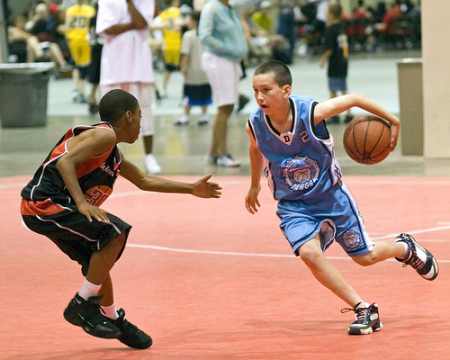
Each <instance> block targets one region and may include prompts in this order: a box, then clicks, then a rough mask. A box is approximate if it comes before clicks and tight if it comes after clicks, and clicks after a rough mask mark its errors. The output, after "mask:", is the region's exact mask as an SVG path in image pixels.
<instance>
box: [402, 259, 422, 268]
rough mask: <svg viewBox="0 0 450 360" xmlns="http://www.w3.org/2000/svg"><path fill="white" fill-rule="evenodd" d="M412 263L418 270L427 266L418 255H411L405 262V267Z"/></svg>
mask: <svg viewBox="0 0 450 360" xmlns="http://www.w3.org/2000/svg"><path fill="white" fill-rule="evenodd" d="M407 265H411V266H412V267H413V268H414V269H416V270H418V269H421V268H423V267H424V266H425V263H424V262H423V261H422V260H421V259H420V258H419V257H418V256H414V255H413V256H411V259H409V260H407V261H405V262H404V263H403V267H405V266H407Z"/></svg>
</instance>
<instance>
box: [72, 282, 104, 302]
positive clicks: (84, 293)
mask: <svg viewBox="0 0 450 360" xmlns="http://www.w3.org/2000/svg"><path fill="white" fill-rule="evenodd" d="M101 287H102V286H101V285H95V284H93V283H91V282H89V281H87V279H86V278H84V281H83V285H81V289H80V291H78V295H80V296H81V297H82V298H83V299H84V300H87V299H89V298H90V297H92V296H96V295H97V294H98V292H99V291H100V288H101Z"/></svg>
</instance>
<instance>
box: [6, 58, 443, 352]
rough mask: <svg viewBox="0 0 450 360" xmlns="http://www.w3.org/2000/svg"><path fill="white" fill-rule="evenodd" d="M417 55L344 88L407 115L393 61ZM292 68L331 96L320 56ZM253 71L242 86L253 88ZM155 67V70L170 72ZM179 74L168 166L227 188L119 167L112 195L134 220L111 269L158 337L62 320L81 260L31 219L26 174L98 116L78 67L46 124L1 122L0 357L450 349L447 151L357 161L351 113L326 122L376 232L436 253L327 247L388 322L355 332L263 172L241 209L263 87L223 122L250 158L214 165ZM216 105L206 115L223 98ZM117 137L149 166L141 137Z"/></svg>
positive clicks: (169, 118)
mask: <svg viewBox="0 0 450 360" xmlns="http://www.w3.org/2000/svg"><path fill="white" fill-rule="evenodd" d="M407 57H420V53H418V52H414V51H412V52H406V51H404V52H399V53H385V54H377V55H358V56H354V57H352V61H351V64H350V76H349V88H350V90H351V91H354V92H360V93H363V94H365V95H367V96H369V97H371V98H373V99H375V100H376V101H378V102H380V103H381V104H382V105H384V106H385V107H386V108H387V109H388V110H390V111H391V112H393V113H396V114H398V111H399V110H398V109H399V105H398V93H397V91H398V90H397V83H396V79H397V74H396V62H397V61H398V60H401V59H403V58H407ZM291 68H292V71H293V75H294V86H293V88H294V93H295V94H307V95H310V96H313V97H314V98H316V99H317V100H318V101H324V100H326V99H327V98H328V91H327V86H326V75H325V70H324V69H320V68H319V67H318V59H302V60H300V59H299V60H297V62H296V63H295V64H294V65H293V66H292V67H291ZM251 73H252V69H249V70H248V78H247V79H244V80H243V81H242V86H241V89H242V92H243V93H245V94H247V95H248V96H250V97H251V95H252V89H251ZM156 79H157V83H158V84H160V80H161V75H160V74H156ZM181 81H182V79H181V77H180V76H179V74H174V75H173V78H171V79H170V84H169V86H170V96H169V98H168V99H165V100H162V101H161V102H156V101H155V104H154V107H153V110H154V112H153V113H154V115H155V120H156V137H155V140H156V142H155V155H156V157H157V159H158V161H159V162H160V164H161V166H162V168H163V174H162V175H163V176H167V177H170V178H172V179H179V180H183V181H194V180H195V179H197V178H198V177H199V176H202V175H204V174H207V173H212V174H213V175H214V176H213V179H214V180H215V181H217V182H219V183H220V184H221V185H222V187H223V196H222V198H221V199H210V200H205V199H198V198H194V197H192V196H189V195H173V194H157V193H143V192H141V191H139V190H138V189H136V188H134V187H133V186H132V185H131V184H129V183H127V182H126V181H125V180H124V179H119V180H118V182H117V186H116V189H115V192H114V194H113V195H112V196H111V197H110V199H109V200H108V201H107V202H106V203H105V204H104V207H105V208H106V209H107V210H109V211H110V212H111V213H114V214H115V215H117V216H120V217H121V218H123V219H124V220H126V221H128V222H129V223H131V224H132V225H133V229H132V231H131V234H130V238H129V241H128V244H127V249H126V251H125V252H124V254H123V256H122V258H121V259H120V261H119V262H118V263H117V264H116V266H115V267H114V269H113V271H112V277H113V280H114V285H115V294H116V303H117V306H118V307H123V308H124V309H125V310H126V312H127V318H128V319H129V320H130V321H131V322H132V323H134V324H136V325H137V326H139V327H140V328H141V329H142V330H144V331H146V332H148V333H149V334H150V335H151V336H152V337H153V340H154V344H153V346H152V347H151V348H150V349H148V350H143V351H136V350H132V349H129V348H127V347H126V346H124V345H122V344H120V343H119V342H117V341H116V340H103V339H97V338H93V337H91V336H89V335H87V334H85V333H84V332H83V331H82V330H81V329H79V328H77V327H74V326H72V325H70V324H69V323H67V322H65V320H64V318H63V316H62V312H63V310H64V308H65V307H66V306H67V304H68V302H69V301H70V299H71V298H72V297H73V296H74V294H75V292H76V291H77V290H78V289H79V287H80V286H81V282H82V276H81V272H80V269H79V267H78V265H77V264H76V263H74V262H72V261H70V260H68V259H67V257H66V256H65V255H64V254H62V253H61V252H60V251H59V250H58V249H57V248H56V247H55V246H54V245H53V244H52V243H51V242H50V241H49V240H47V239H45V238H43V237H42V236H39V235H37V234H34V233H31V232H30V231H28V230H27V229H26V228H24V227H23V226H22V225H21V219H20V214H19V209H18V208H19V200H20V196H19V193H20V190H21V188H22V187H23V186H24V185H25V184H26V182H27V181H28V180H29V179H30V177H31V176H32V174H33V172H34V171H35V170H36V169H37V167H38V166H39V165H40V163H41V162H42V161H43V159H44V158H45V156H46V155H47V153H48V151H49V150H50V148H51V147H52V146H53V145H54V143H55V142H56V141H57V140H58V139H59V138H60V136H61V135H62V133H63V132H64V131H65V130H67V128H69V127H71V126H73V125H76V124H90V123H95V122H97V121H98V120H99V119H98V117H91V116H89V115H88V110H87V105H85V104H83V105H80V104H73V103H72V102H71V89H72V82H71V80H70V79H65V80H53V79H51V81H50V85H49V106H48V114H49V116H48V122H47V126H45V127H42V128H3V129H1V130H0V197H1V199H2V204H1V205H0V217H1V218H2V221H3V224H4V231H3V233H2V241H1V242H0V252H1V253H2V255H3V256H2V262H1V265H0V269H1V270H2V273H3V277H2V281H1V282H0V293H1V297H0V310H1V311H2V313H3V319H2V322H1V323H0V331H1V332H2V334H3V335H2V337H1V340H0V359H14V360H25V359H53V360H55V359H58V360H59V359H61V360H62V359H153V360H159V359H161V360H171V359H186V360H201V359H205V360H206V359H208V360H209V359H221V360H222V359H233V360H234V359H246V360H247V359H274V360H278V359H305V360H307V359H312V358H314V359H319V360H321V359H323V360H325V359H326V360H328V359H330V358H333V359H338V360H341V359H342V360H343V359H346V360H353V359H360V358H368V359H384V360H391V359H396V360H397V359H398V360H400V359H401V360H403V359H413V360H416V359H417V360H419V359H420V360H423V359H428V358H433V359H439V360H440V359H448V358H450V348H449V345H448V338H449V336H450V330H449V329H450V327H449V320H448V317H447V316H446V315H445V311H442V309H443V308H445V303H447V300H445V299H447V298H448V296H449V295H450V294H449V290H448V281H449V280H450V279H449V273H448V266H449V262H450V247H449V241H448V238H449V236H450V221H449V219H448V214H449V213H450V179H449V174H450V171H449V170H450V161H446V160H445V161H444V160H440V161H437V160H424V159H423V158H422V157H411V156H404V155H402V153H401V143H400V144H399V146H398V148H397V149H396V150H395V151H394V152H393V153H392V154H390V155H389V157H388V158H387V159H386V160H385V161H383V162H382V163H380V164H378V165H373V166H363V165H358V164H356V163H354V162H353V161H352V160H350V159H349V158H348V156H347V155H346V154H345V152H344V150H343V146H342V134H343V130H344V127H345V125H344V124H337V125H329V130H330V132H331V133H332V134H333V136H334V138H335V144H336V153H337V157H338V160H339V162H340V163H341V166H342V169H343V173H344V178H345V179H346V181H347V183H348V184H349V187H350V188H351V190H352V192H353V194H354V196H355V198H356V200H357V201H358V204H359V207H360V210H361V212H362V214H363V216H364V219H365V222H366V225H367V228H368V231H369V234H370V235H371V237H372V239H373V240H393V239H394V238H395V236H396V235H397V234H398V233H400V232H409V233H411V234H412V235H413V236H414V237H415V238H416V239H417V240H418V241H419V242H420V244H422V245H423V246H424V247H426V248H427V249H429V250H430V251H431V252H432V253H433V254H434V255H435V257H436V258H437V259H438V262H439V266H440V274H439V276H438V278H437V279H436V280H435V281H433V282H428V281H426V280H423V279H421V278H420V277H419V276H418V275H417V274H416V273H415V271H414V270H413V269H412V268H411V267H406V268H403V267H402V266H401V264H400V263H398V262H397V261H395V260H390V261H385V262H383V263H381V264H377V265H375V266H372V267H365V268H363V267H360V266H358V265H356V264H355V263H353V262H352V261H351V260H350V259H349V258H348V256H346V254H345V253H344V252H343V251H342V249H341V248H340V247H339V246H338V245H337V244H334V245H332V246H331V247H330V249H329V250H328V251H327V256H328V258H329V259H330V261H331V262H332V263H333V264H334V265H335V266H336V267H337V268H338V269H340V270H341V271H342V273H343V274H344V276H346V277H347V279H348V280H349V282H350V283H351V284H352V285H353V286H354V287H355V288H356V289H357V291H358V292H360V294H361V296H362V297H363V298H364V299H365V300H366V301H368V302H375V301H376V302H377V303H378V305H379V307H380V316H381V319H382V321H383V325H384V327H383V329H382V330H381V331H380V332H379V333H375V334H372V335H368V336H359V337H358V336H356V337H352V336H349V335H347V332H346V330H347V327H348V325H349V324H350V323H351V322H352V321H353V320H354V316H353V313H347V314H340V311H339V310H340V309H341V308H344V307H347V306H346V304H344V303H343V302H342V301H341V300H339V299H337V298H336V297H335V296H334V295H333V294H332V293H330V292H329V291H328V290H326V289H325V288H323V287H322V286H321V285H320V284H319V283H318V282H317V281H316V280H315V279H314V278H313V277H312V276H311V274H310V272H309V271H308V269H307V268H306V266H305V265H304V264H303V263H302V262H301V261H300V260H299V259H297V258H296V257H295V256H294V255H292V253H291V251H290V248H289V245H288V243H287V242H286V240H285V239H284V237H283V235H282V234H281V232H280V230H279V229H278V219H277V217H276V216H275V214H274V211H275V207H276V203H275V201H274V200H273V199H272V197H271V194H270V192H269V190H268V189H267V185H266V181H265V179H263V185H262V191H261V198H260V201H261V204H262V207H261V209H260V211H259V212H258V214H257V215H253V216H252V215H250V214H248V213H247V212H246V210H245V208H244V197H245V194H246V191H247V189H248V186H249V181H250V179H249V177H248V175H249V173H250V166H249V160H248V155H247V149H248V140H247V136H246V134H245V130H244V127H245V123H246V119H247V116H248V114H249V112H250V111H251V109H252V108H253V107H254V106H255V102H254V100H253V99H252V101H251V102H250V103H249V104H248V105H247V106H246V107H245V108H244V109H243V111H242V112H241V113H239V114H235V113H234V114H233V116H232V118H231V119H230V124H229V144H230V151H231V152H232V154H233V155H234V156H235V158H237V159H239V160H240V161H241V162H242V166H241V167H239V168H235V169H227V168H219V167H215V166H211V165H208V164H206V163H205V161H204V156H205V154H206V152H207V150H208V145H209V139H210V131H211V125H208V126H206V127H198V126H197V124H196V120H197V118H196V115H197V114H198V112H197V111H193V116H192V119H191V122H190V124H189V125H188V126H185V127H175V126H173V125H172V124H173V122H174V121H175V120H176V119H177V117H178V116H179V115H180V114H181V112H182V108H181V106H180V93H181V88H180V86H179V84H181ZM195 110H198V109H195ZM209 110H210V115H211V120H212V118H213V115H214V112H215V109H214V108H213V107H211V108H210V109H209ZM354 114H355V115H357V114H358V112H357V111H355V112H354ZM122 150H123V152H124V153H125V156H126V157H127V158H129V159H131V160H132V161H133V162H135V163H136V164H137V165H138V166H140V167H142V168H143V150H142V142H141V141H137V142H136V143H135V144H133V145H127V146H123V147H122ZM437 200H439V201H437Z"/></svg>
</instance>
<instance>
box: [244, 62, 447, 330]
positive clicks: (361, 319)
mask: <svg viewBox="0 0 450 360" xmlns="http://www.w3.org/2000/svg"><path fill="white" fill-rule="evenodd" d="M291 85H292V76H291V73H290V70H289V68H288V67H287V66H286V65H285V64H284V63H281V62H278V61H274V60H271V61H268V62H265V63H262V64H261V65H259V66H258V67H257V68H256V70H255V72H254V75H253V89H254V94H255V99H256V102H257V103H258V106H259V107H258V108H257V109H255V110H254V111H253V112H252V113H251V114H250V118H249V121H248V123H247V133H248V135H249V137H250V149H249V155H250V162H251V185H250V189H249V191H248V193H247V195H246V198H245V206H246V208H247V210H248V211H249V212H250V213H252V214H254V213H256V212H257V211H258V207H259V206H260V203H259V200H258V194H259V192H260V190H261V185H260V180H261V173H262V172H263V170H264V172H265V174H266V177H267V179H268V182H269V187H270V189H271V190H272V192H273V196H274V198H275V199H276V200H277V201H278V208H277V215H278V216H279V218H280V220H281V224H280V228H281V230H282V231H283V232H284V235H285V236H286V238H287V240H288V241H289V243H290V245H291V247H292V250H293V251H294V253H295V254H296V255H297V256H299V257H300V258H301V259H302V260H303V261H304V263H305V264H306V265H307V266H308V268H309V269H310V271H311V272H312V274H313V275H314V277H315V278H316V279H317V280H318V281H319V282H320V283H321V284H322V285H324V286H325V287H327V288H328V289H329V290H331V291H332V292H333V293H334V294H335V295H337V296H338V297H339V298H341V299H342V300H344V301H345V302H346V303H347V304H348V305H349V306H350V308H347V309H342V310H341V311H342V312H346V311H354V312H355V314H356V320H355V321H354V322H353V323H352V324H351V325H350V327H349V329H348V333H349V334H350V335H361V334H370V333H372V332H373V331H379V330H380V329H381V327H382V323H381V320H380V317H379V313H378V305H377V304H376V303H372V304H369V303H366V302H365V301H364V300H363V299H362V298H361V297H360V296H359V295H358V293H357V292H356V291H355V290H354V289H353V288H352V287H351V285H350V284H349V283H348V282H347V280H346V279H345V278H344V276H343V275H342V273H341V272H340V271H339V270H338V269H336V268H335V267H334V265H333V264H331V263H330V262H329V261H328V260H327V258H326V257H325V255H324V251H325V250H326V249H327V248H328V247H329V246H330V245H331V244H332V242H333V241H336V242H337V243H339V245H341V246H342V248H343V249H344V250H345V251H346V252H347V254H348V255H349V256H350V257H351V258H352V259H353V260H354V261H355V262H356V263H357V264H359V265H362V266H368V265H373V264H375V263H377V262H380V261H383V260H386V259H388V258H393V257H395V258H396V259H397V260H398V261H400V262H402V263H404V264H405V265H411V266H412V267H413V268H414V269H416V271H417V272H418V273H419V275H421V276H422V277H423V278H425V279H427V280H434V279H435V278H436V277H437V275H438V264H437V261H436V260H435V258H434V257H433V255H432V254H431V253H430V252H429V251H428V250H426V249H423V248H422V247H420V246H419V245H418V244H417V242H416V241H415V240H414V239H413V237H412V236H410V235H408V234H405V233H403V234H400V235H399V236H397V238H396V239H395V242H388V241H372V240H371V239H370V237H369V235H368V233H367V230H366V227H365V225H364V221H363V218H362V216H361V213H360V211H359V209H358V206H357V204H356V201H355V199H354V198H353V196H352V194H351V192H350V190H349V188H348V187H347V185H346V183H345V182H344V180H343V179H342V173H341V169H340V167H339V163H338V162H337V159H336V157H335V154H334V143H333V137H332V135H331V134H330V133H329V132H328V130H327V127H326V124H325V122H324V119H326V118H330V117H332V116H335V115H338V114H340V113H342V112H344V111H346V110H348V109H349V108H351V107H353V106H357V107H359V108H361V109H363V110H365V111H368V112H370V113H372V114H374V115H376V116H379V117H381V118H383V119H385V120H387V121H388V122H389V123H390V125H391V148H392V150H394V148H395V146H396V145H397V140H398V133H399V128H400V121H399V120H398V118H397V117H396V116H394V115H392V114H391V113H389V112H388V111H386V110H385V109H384V108H383V107H382V106H381V105H379V104H378V103H376V102H375V101H373V100H371V99H369V98H367V97H365V96H363V95H361V94H348V95H343V96H340V97H336V98H333V99H329V100H328V101H325V102H323V103H317V102H316V101H315V100H314V99H312V98H310V97H307V96H292V95H291V90H292V89H291Z"/></svg>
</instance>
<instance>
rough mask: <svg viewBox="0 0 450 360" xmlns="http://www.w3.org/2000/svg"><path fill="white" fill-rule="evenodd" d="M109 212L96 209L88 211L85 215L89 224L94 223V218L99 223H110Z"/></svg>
mask: <svg viewBox="0 0 450 360" xmlns="http://www.w3.org/2000/svg"><path fill="white" fill-rule="evenodd" d="M107 214H108V212H107V211H105V210H102V209H99V208H97V209H94V210H90V211H88V212H87V213H86V214H85V215H86V217H87V218H88V220H89V222H92V218H94V219H95V220H97V221H99V222H105V223H107V222H109V218H108V215H107Z"/></svg>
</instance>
